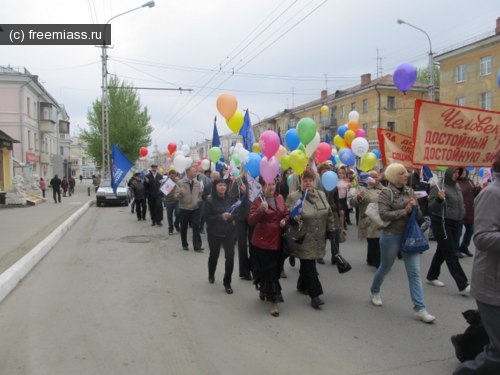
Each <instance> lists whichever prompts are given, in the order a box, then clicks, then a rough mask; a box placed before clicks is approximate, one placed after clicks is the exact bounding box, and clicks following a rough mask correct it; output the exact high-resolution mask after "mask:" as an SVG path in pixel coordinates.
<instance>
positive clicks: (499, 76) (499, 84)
mask: <svg viewBox="0 0 500 375" xmlns="http://www.w3.org/2000/svg"><path fill="white" fill-rule="evenodd" d="M497 81H498V87H500V69H498V79H497Z"/></svg>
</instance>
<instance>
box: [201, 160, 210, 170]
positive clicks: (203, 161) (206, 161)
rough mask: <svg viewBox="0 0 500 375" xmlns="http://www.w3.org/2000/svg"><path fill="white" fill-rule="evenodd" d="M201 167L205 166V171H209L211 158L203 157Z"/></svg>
mask: <svg viewBox="0 0 500 375" xmlns="http://www.w3.org/2000/svg"><path fill="white" fill-rule="evenodd" d="M201 167H202V168H203V170H204V171H208V169H209V168H210V160H208V159H203V160H202V161H201Z"/></svg>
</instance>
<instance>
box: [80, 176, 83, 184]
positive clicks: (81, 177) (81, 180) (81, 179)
mask: <svg viewBox="0 0 500 375" xmlns="http://www.w3.org/2000/svg"><path fill="white" fill-rule="evenodd" d="M82 182H83V176H82V175H80V183H82Z"/></svg>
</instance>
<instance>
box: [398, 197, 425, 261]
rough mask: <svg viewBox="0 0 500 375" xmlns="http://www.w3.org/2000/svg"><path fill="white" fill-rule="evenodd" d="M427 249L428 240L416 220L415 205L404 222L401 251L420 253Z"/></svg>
mask: <svg viewBox="0 0 500 375" xmlns="http://www.w3.org/2000/svg"><path fill="white" fill-rule="evenodd" d="M426 250H429V242H428V241H427V239H426V238H425V236H424V233H423V232H422V229H420V225H418V222H417V206H414V207H413V209H412V211H411V214H410V218H409V219H408V222H407V223H406V228H405V233H404V235H403V242H402V243H401V251H403V252H405V253H421V252H424V251H426Z"/></svg>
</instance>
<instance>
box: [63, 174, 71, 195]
mask: <svg viewBox="0 0 500 375" xmlns="http://www.w3.org/2000/svg"><path fill="white" fill-rule="evenodd" d="M68 187H69V183H68V179H67V178H66V176H64V177H63V179H62V181H61V188H62V190H63V197H65V196H66V193H67V192H68Z"/></svg>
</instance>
